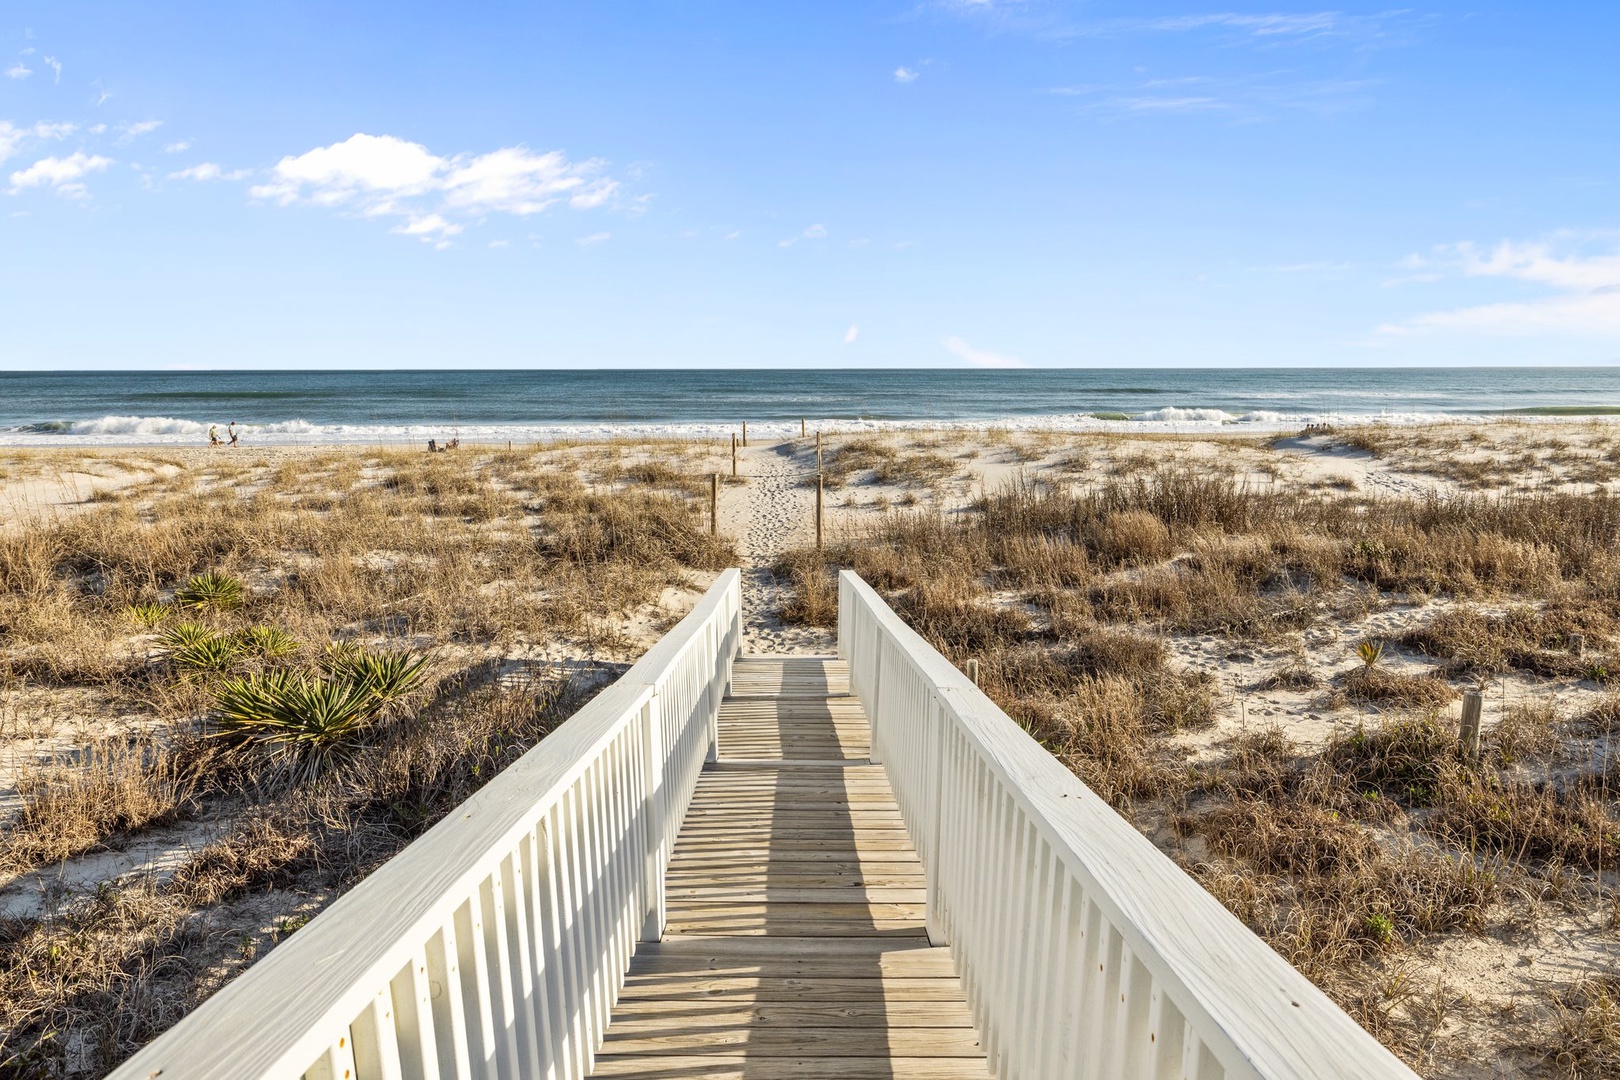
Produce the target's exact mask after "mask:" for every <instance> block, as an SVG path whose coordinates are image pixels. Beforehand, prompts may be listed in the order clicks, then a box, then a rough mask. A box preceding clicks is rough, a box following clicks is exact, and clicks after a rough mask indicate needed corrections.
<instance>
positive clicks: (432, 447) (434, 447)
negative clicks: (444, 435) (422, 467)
mask: <svg viewBox="0 0 1620 1080" xmlns="http://www.w3.org/2000/svg"><path fill="white" fill-rule="evenodd" d="M438 452H439V440H438V439H429V440H428V453H430V454H437V453H438Z"/></svg>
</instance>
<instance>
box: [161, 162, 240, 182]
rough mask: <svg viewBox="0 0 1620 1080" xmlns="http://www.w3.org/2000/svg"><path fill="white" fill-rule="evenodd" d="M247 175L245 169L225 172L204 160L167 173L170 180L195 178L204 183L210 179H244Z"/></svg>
mask: <svg viewBox="0 0 1620 1080" xmlns="http://www.w3.org/2000/svg"><path fill="white" fill-rule="evenodd" d="M247 176H248V170H247V169H232V170H231V171H230V172H226V171H225V170H223V169H221V168H220V167H219V166H218V165H215V164H214V163H213V162H212V161H204V162H202V163H201V164H200V165H193V166H191V167H190V168H189V169H181V170H180V171H179V172H172V173H170V174H169V179H170V180H197V181H199V182H204V183H206V182H207V181H210V180H244V179H246V178H247Z"/></svg>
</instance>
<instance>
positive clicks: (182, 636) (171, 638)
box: [158, 622, 218, 653]
mask: <svg viewBox="0 0 1620 1080" xmlns="http://www.w3.org/2000/svg"><path fill="white" fill-rule="evenodd" d="M217 636H218V635H217V634H215V633H214V632H213V631H212V630H210V629H208V627H206V626H203V625H202V624H201V623H194V622H183V623H175V624H174V625H173V626H170V627H166V628H165V629H164V631H163V633H162V634H160V635H159V636H158V644H159V645H161V646H163V648H165V649H167V650H168V651H169V652H171V653H173V652H178V651H180V650H181V649H188V648H190V647H191V646H193V645H195V644H197V643H198V642H200V641H207V640H208V639H209V638H212V637H217Z"/></svg>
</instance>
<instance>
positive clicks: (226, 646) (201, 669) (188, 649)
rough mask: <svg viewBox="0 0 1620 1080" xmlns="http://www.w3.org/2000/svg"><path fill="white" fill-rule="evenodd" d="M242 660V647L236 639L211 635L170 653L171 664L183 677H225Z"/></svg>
mask: <svg viewBox="0 0 1620 1080" xmlns="http://www.w3.org/2000/svg"><path fill="white" fill-rule="evenodd" d="M241 658H242V646H241V645H240V644H239V643H238V642H237V640H236V639H235V638H231V637H223V636H221V635H219V634H210V635H209V636H208V637H205V638H199V639H198V640H197V641H194V642H192V643H191V644H190V645H182V646H181V647H180V648H178V649H174V650H172V651H170V653H169V662H170V663H172V664H174V666H175V667H177V668H179V669H180V672H181V674H183V675H223V674H224V673H225V672H227V671H229V670H230V669H231V668H233V667H235V666H236V662H237V661H238V660H240V659H241Z"/></svg>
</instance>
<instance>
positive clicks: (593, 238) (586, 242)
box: [574, 232, 613, 247]
mask: <svg viewBox="0 0 1620 1080" xmlns="http://www.w3.org/2000/svg"><path fill="white" fill-rule="evenodd" d="M611 239H613V234H612V233H608V232H599V233H591V235H589V236H582V237H580V238H579V239H578V240H575V241H574V243H576V244H578V245H579V246H580V247H595V246H596V245H597V244H600V243H602V242H603V241H605V240H611Z"/></svg>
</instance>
